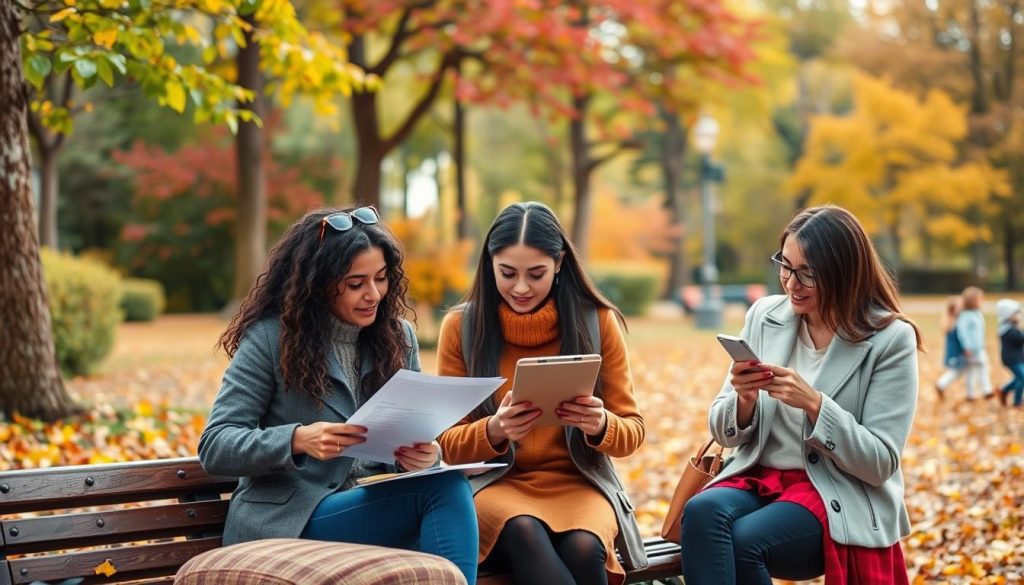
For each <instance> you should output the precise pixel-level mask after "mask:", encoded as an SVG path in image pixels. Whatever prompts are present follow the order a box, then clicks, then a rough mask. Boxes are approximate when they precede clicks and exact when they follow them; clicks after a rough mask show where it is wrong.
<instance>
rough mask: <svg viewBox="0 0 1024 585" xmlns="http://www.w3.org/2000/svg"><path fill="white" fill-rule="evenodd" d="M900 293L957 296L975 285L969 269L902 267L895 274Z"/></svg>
mask: <svg viewBox="0 0 1024 585" xmlns="http://www.w3.org/2000/svg"><path fill="white" fill-rule="evenodd" d="M897 279H898V281H899V286H900V291H901V292H902V293H903V294H909V293H932V294H959V293H960V291H962V290H964V288H966V287H968V286H971V285H972V284H975V278H974V274H973V272H972V271H971V269H969V268H926V267H919V266H904V267H903V268H901V269H900V271H899V274H897Z"/></svg>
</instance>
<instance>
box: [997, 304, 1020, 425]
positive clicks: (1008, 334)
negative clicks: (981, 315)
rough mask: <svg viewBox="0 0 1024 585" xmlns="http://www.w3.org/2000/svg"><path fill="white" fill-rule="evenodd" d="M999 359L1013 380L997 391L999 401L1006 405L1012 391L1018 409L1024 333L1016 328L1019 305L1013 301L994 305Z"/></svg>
mask: <svg viewBox="0 0 1024 585" xmlns="http://www.w3.org/2000/svg"><path fill="white" fill-rule="evenodd" d="M996 319H997V320H998V331H999V345H1000V357H1002V360H1003V365H1004V366H1006V368H1007V369H1008V370H1010V373H1012V374H1013V379H1012V380H1010V381H1009V382H1008V383H1007V384H1006V385H1005V386H1003V387H1002V388H1001V389H1000V390H999V401H1000V402H1001V403H1003V404H1004V405H1005V404H1006V398H1007V395H1008V394H1009V393H1010V390H1013V405H1014V406H1016V407H1020V405H1021V399H1022V398H1024V333H1022V332H1021V330H1020V329H1018V328H1017V323H1018V322H1020V303H1018V302H1017V301H1015V300H1013V299H1000V300H999V302H997V303H996Z"/></svg>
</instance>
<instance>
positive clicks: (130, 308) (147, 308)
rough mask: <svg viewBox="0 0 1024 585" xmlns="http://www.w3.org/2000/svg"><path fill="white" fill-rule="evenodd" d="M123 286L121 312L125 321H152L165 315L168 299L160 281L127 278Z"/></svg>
mask: <svg viewBox="0 0 1024 585" xmlns="http://www.w3.org/2000/svg"><path fill="white" fill-rule="evenodd" d="M121 284H122V286H121V289H122V295H121V310H122V311H124V320H125V321H152V320H153V319H156V318H157V317H159V316H160V315H162V314H163V312H164V308H165V307H166V306H167V298H166V297H165V296H164V285H162V284H160V281H158V280H153V279H151V278H126V279H125V280H123V281H122V283H121Z"/></svg>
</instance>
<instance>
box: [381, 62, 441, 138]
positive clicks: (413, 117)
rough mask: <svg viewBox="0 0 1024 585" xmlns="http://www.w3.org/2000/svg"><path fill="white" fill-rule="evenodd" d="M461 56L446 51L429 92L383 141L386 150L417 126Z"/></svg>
mask: <svg viewBox="0 0 1024 585" xmlns="http://www.w3.org/2000/svg"><path fill="white" fill-rule="evenodd" d="M458 61H459V57H458V56H457V55H456V54H454V53H446V54H445V55H443V56H442V57H441V63H440V65H439V66H438V68H437V74H436V76H435V77H434V79H433V81H432V82H431V83H430V87H429V88H428V89H427V92H426V93H425V94H423V97H421V98H420V101H419V102H418V103H417V104H416V105H415V106H414V107H413V109H412V110H411V111H410V112H409V115H408V116H406V118H405V122H403V123H402V125H401V126H400V127H399V128H398V130H396V131H395V133H394V134H392V135H391V136H390V137H389V138H386V139H385V140H384V141H383V149H384V152H388V151H390V150H391V149H392V148H395V147H396V146H398V145H399V144H401V143H402V141H404V140H405V139H406V137H407V136H408V135H409V134H410V133H411V132H412V130H413V128H415V127H416V123H417V122H419V120H420V118H422V117H423V115H424V114H426V113H427V112H428V111H430V107H431V106H432V105H433V104H434V99H435V98H437V94H438V93H439V92H440V90H441V84H443V83H444V78H445V73H447V71H448V70H449V69H451V68H453V67H455V66H456V65H457V64H458Z"/></svg>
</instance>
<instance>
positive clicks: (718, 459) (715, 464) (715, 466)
mask: <svg viewBox="0 0 1024 585" xmlns="http://www.w3.org/2000/svg"><path fill="white" fill-rule="evenodd" d="M711 445H714V446H715V450H714V451H713V452H712V453H711V455H712V456H713V457H714V459H713V460H712V461H711V469H710V471H711V474H712V475H717V474H718V471H719V470H720V469H722V453H723V452H724V451H725V447H723V446H721V445H719V444H718V443H715V438H714V437H708V440H707V441H705V442H704V444H703V445H701V447H700V450H699V451H697V455H696V457H694V459H696V460H697V461H701V460H703V459H704V456H705V455H707V452H708V449H710V448H711Z"/></svg>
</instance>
